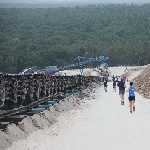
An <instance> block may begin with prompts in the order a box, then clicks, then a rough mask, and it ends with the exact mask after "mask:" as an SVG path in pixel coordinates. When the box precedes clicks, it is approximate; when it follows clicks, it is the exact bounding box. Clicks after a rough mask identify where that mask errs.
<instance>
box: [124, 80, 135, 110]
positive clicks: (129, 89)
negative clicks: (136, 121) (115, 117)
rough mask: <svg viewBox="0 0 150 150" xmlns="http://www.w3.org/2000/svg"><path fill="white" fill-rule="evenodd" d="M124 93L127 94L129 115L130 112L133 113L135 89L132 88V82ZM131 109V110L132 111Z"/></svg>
mask: <svg viewBox="0 0 150 150" xmlns="http://www.w3.org/2000/svg"><path fill="white" fill-rule="evenodd" d="M126 92H129V97H128V99H129V107H130V113H132V111H135V93H134V92H135V88H134V86H133V82H130V87H129V88H128V89H127V91H126ZM132 108H133V109H132Z"/></svg>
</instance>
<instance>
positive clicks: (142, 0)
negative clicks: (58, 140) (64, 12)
mask: <svg viewBox="0 0 150 150" xmlns="http://www.w3.org/2000/svg"><path fill="white" fill-rule="evenodd" d="M64 2H65V3H67V2H69V3H132V2H133V3H150V0H0V3H34V4H35V3H64Z"/></svg>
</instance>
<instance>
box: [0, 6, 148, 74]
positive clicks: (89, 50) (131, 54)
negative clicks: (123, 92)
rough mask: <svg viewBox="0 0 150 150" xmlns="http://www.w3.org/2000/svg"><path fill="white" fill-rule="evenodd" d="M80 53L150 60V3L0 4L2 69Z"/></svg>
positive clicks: (113, 60) (116, 60) (113, 61)
mask: <svg viewBox="0 0 150 150" xmlns="http://www.w3.org/2000/svg"><path fill="white" fill-rule="evenodd" d="M78 55H80V56H85V57H96V56H99V55H105V56H108V57H109V58H110V60H109V65H111V66H113V65H138V64H139V65H144V64H148V63H150V4H144V5H134V4H131V5H127V4H109V5H88V6H78V7H72V8H71V7H67V8H66V7H59V8H36V9H34V8H1V9H0V64H1V65H0V71H2V72H11V73H14V72H19V71H21V70H22V69H24V68H26V67H29V66H38V67H41V68H43V67H45V66H50V65H57V66H63V65H66V64H68V63H70V62H71V61H72V60H73V59H74V58H75V57H77V56H78Z"/></svg>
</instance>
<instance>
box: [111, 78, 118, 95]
mask: <svg viewBox="0 0 150 150" xmlns="http://www.w3.org/2000/svg"><path fill="white" fill-rule="evenodd" d="M112 81H113V92H114V91H115V92H116V81H117V79H116V78H115V77H114V75H113V77H112Z"/></svg>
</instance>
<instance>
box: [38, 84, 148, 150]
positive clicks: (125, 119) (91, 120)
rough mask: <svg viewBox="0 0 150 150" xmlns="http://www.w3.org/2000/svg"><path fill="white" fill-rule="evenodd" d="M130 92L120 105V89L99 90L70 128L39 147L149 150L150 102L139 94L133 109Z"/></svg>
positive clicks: (83, 149)
mask: <svg viewBox="0 0 150 150" xmlns="http://www.w3.org/2000/svg"><path fill="white" fill-rule="evenodd" d="M127 95H128V94H127V93H126V95H125V105H124V106H121V105H120V99H119V96H118V91H117V92H116V93H115V92H112V83H109V86H108V92H107V93H105V92H104V90H103V87H100V88H98V89H96V92H95V99H93V100H92V101H87V104H88V105H87V107H86V108H85V109H82V110H80V111H79V112H78V113H77V114H76V117H75V118H74V119H73V120H72V122H71V124H70V125H69V127H68V128H67V129H65V130H64V131H62V132H61V133H60V134H59V136H55V137H53V138H51V137H49V139H47V142H45V143H43V144H42V145H40V146H39V147H38V148H36V149H37V150H143V149H144V150H149V149H150V127H149V126H150V101H149V100H146V99H143V98H142V97H141V96H140V95H138V94H137V93H136V111H135V112H134V113H132V114H131V113H130V112H129V106H128V100H127Z"/></svg>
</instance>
